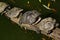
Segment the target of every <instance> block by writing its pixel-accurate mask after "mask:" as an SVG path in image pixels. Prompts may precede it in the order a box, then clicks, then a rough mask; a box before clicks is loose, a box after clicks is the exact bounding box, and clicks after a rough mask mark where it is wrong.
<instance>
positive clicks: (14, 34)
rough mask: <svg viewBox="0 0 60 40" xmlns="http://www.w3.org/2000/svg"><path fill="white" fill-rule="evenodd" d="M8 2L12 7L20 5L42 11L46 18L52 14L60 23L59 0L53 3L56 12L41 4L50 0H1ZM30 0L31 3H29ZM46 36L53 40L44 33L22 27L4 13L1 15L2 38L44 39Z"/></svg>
mask: <svg viewBox="0 0 60 40" xmlns="http://www.w3.org/2000/svg"><path fill="white" fill-rule="evenodd" d="M0 1H3V2H6V3H7V4H9V5H11V6H12V7H14V6H16V7H20V8H22V9H24V12H25V11H28V10H37V11H39V12H41V13H42V15H41V17H42V18H45V17H48V16H51V17H53V18H55V19H56V20H57V22H59V23H60V12H59V10H60V8H59V7H60V6H59V2H60V1H59V0H57V1H56V2H55V3H54V5H53V4H52V6H51V7H54V8H56V9H57V12H56V13H53V12H52V11H49V10H47V9H45V8H44V7H43V6H42V5H41V4H46V5H47V2H48V0H42V2H41V3H40V2H39V1H38V0H0ZM28 1H29V4H28ZM42 38H45V39H46V40H51V38H48V37H46V36H45V35H42V34H36V33H35V32H33V31H28V30H24V29H23V28H20V27H19V26H18V25H17V24H15V23H13V22H11V20H9V19H8V18H7V17H5V16H4V15H2V16H1V15H0V40H42Z"/></svg>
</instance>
